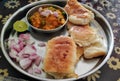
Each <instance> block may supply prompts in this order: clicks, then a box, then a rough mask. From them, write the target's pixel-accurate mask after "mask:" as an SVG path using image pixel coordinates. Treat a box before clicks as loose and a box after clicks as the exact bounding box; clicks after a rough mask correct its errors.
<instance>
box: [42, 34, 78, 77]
mask: <svg viewBox="0 0 120 81" xmlns="http://www.w3.org/2000/svg"><path fill="white" fill-rule="evenodd" d="M76 63H77V54H76V45H75V43H74V41H73V40H72V38H70V37H66V36H58V37H54V38H52V39H51V40H49V41H48V43H47V51H46V55H45V58H44V63H43V70H44V71H45V72H46V73H47V74H49V75H51V76H53V77H54V78H56V79H60V78H65V77H77V74H75V72H74V70H75V65H76Z"/></svg>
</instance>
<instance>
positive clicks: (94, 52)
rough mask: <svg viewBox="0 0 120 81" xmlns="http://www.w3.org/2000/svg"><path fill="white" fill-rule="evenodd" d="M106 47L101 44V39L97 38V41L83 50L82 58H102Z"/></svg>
mask: <svg viewBox="0 0 120 81" xmlns="http://www.w3.org/2000/svg"><path fill="white" fill-rule="evenodd" d="M106 52H107V47H106V45H105V44H104V42H103V39H102V38H101V37H99V38H97V41H96V42H95V43H94V44H92V45H90V46H88V47H85V48H84V57H85V58H86V59H91V58H94V57H99V56H104V55H106Z"/></svg>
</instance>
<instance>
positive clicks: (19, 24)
mask: <svg viewBox="0 0 120 81" xmlns="http://www.w3.org/2000/svg"><path fill="white" fill-rule="evenodd" d="M13 29H14V30H16V31H17V32H24V31H26V30H28V25H27V24H26V23H25V22H24V21H16V22H15V23H14V24H13Z"/></svg>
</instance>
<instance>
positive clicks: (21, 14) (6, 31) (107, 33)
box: [1, 0, 114, 81]
mask: <svg viewBox="0 0 120 81" xmlns="http://www.w3.org/2000/svg"><path fill="white" fill-rule="evenodd" d="M41 4H55V5H59V6H61V7H64V6H65V4H66V1H65V0H46V1H38V2H34V3H32V4H29V5H26V6H24V7H22V8H20V9H19V10H18V11H16V12H15V13H14V14H13V15H12V17H10V19H9V20H8V21H7V22H6V24H5V25H4V27H3V29H2V32H1V48H2V51H3V54H4V56H5V57H6V59H7V61H8V62H9V63H10V64H11V65H12V66H13V67H14V68H15V69H17V70H18V71H19V72H21V73H23V74H25V75H27V76H29V77H32V78H35V79H38V80H47V81H61V80H63V81H67V80H76V78H68V79H58V80H56V79H49V78H46V77H45V76H44V75H41V76H35V75H32V74H29V73H27V72H26V71H24V70H23V69H21V68H20V66H19V65H18V64H16V63H15V62H14V61H13V60H12V59H11V58H10V57H9V55H8V50H7V47H6V42H5V40H6V39H8V38H9V36H12V35H14V33H15V32H13V26H12V25H13V23H14V22H15V21H17V20H21V19H24V18H25V15H26V13H27V12H28V10H30V9H31V8H32V7H34V6H36V5H41ZM84 6H85V7H86V8H88V9H90V10H91V11H92V12H93V13H94V14H95V20H94V21H93V22H92V23H91V24H92V25H94V26H95V27H97V28H98V29H99V32H100V33H101V34H102V35H103V37H104V38H105V39H106V44H107V55H106V56H105V57H103V58H100V59H97V61H96V60H95V59H94V60H92V61H90V62H89V61H84V60H83V61H82V60H81V61H80V62H79V63H78V64H77V66H76V69H75V72H76V73H77V74H78V75H79V77H78V78H77V79H80V78H83V77H86V76H88V75H90V74H92V73H94V72H95V71H97V70H98V69H100V68H101V67H102V66H103V65H104V64H105V63H106V62H107V60H108V59H109V58H110V56H111V54H112V50H113V46H114V38H113V32H112V28H111V26H110V24H109V23H108V21H107V20H106V19H105V18H104V17H103V16H102V15H101V14H100V13H99V12H98V11H96V10H95V9H93V8H91V7H88V6H86V5H84ZM55 34H59V35H65V33H63V30H61V31H58V32H57V33H55ZM39 36H41V34H40V35H39ZM39 36H38V37H39ZM50 36H53V34H52V35H48V37H49V38H50ZM43 37H44V36H43ZM39 38H40V37H39ZM41 39H43V40H46V37H44V38H42V37H41ZM91 62H92V63H91Z"/></svg>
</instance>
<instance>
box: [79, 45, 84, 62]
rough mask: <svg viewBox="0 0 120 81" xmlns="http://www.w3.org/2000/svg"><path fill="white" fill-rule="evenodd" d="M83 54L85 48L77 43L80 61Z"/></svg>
mask: <svg viewBox="0 0 120 81" xmlns="http://www.w3.org/2000/svg"><path fill="white" fill-rule="evenodd" d="M83 54H84V48H83V47H80V46H78V45H77V59H78V61H79V59H80V58H81V56H82V55H83Z"/></svg>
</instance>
